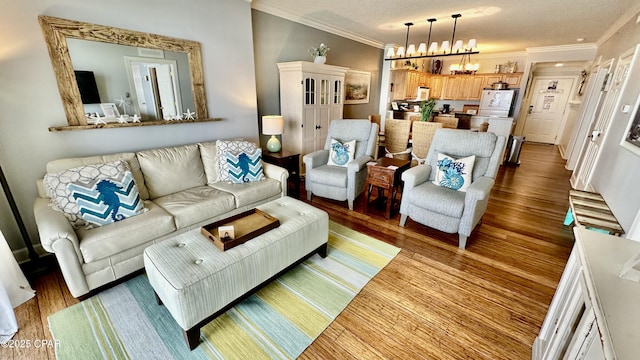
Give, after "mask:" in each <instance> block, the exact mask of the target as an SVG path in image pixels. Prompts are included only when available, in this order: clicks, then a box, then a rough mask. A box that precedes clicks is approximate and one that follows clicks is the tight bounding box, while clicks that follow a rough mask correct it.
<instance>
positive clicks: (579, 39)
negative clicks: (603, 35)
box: [576, 38, 584, 42]
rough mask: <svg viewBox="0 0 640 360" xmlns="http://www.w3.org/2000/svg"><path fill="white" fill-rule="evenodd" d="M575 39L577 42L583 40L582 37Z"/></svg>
mask: <svg viewBox="0 0 640 360" xmlns="http://www.w3.org/2000/svg"><path fill="white" fill-rule="evenodd" d="M576 41H577V42H583V41H584V38H577V39H576Z"/></svg>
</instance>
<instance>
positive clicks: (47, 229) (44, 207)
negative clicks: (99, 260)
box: [33, 198, 82, 262]
mask: <svg viewBox="0 0 640 360" xmlns="http://www.w3.org/2000/svg"><path fill="white" fill-rule="evenodd" d="M33 214H34V216H35V220H36V225H37V227H38V233H39V234H40V243H41V244H42V247H43V248H44V249H45V250H47V251H48V252H55V250H54V248H55V242H56V241H58V240H63V239H64V240H68V241H70V242H71V244H72V245H73V248H74V252H75V253H76V254H77V257H78V259H79V260H80V262H82V254H81V253H80V243H79V241H78V236H77V235H76V232H75V231H74V230H73V227H72V226H71V224H70V223H69V221H68V220H67V218H65V217H64V215H63V214H62V213H61V212H60V211H57V210H55V209H53V208H52V207H51V206H50V205H49V198H37V199H36V201H35V203H34V205H33Z"/></svg>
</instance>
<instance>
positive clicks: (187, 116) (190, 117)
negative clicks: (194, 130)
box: [184, 109, 196, 120]
mask: <svg viewBox="0 0 640 360" xmlns="http://www.w3.org/2000/svg"><path fill="white" fill-rule="evenodd" d="M195 114H196V113H194V112H193V111H191V110H189V109H187V112H186V113H184V118H185V119H187V120H195V118H194V117H193V115H195Z"/></svg>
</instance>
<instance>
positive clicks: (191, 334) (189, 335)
mask: <svg viewBox="0 0 640 360" xmlns="http://www.w3.org/2000/svg"><path fill="white" fill-rule="evenodd" d="M182 333H183V334H184V339H185V340H186V341H187V346H189V350H193V349H195V348H197V347H198V345H200V327H199V326H194V327H192V328H191V329H189V330H182Z"/></svg>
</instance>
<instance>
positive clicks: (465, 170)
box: [433, 154, 476, 191]
mask: <svg viewBox="0 0 640 360" xmlns="http://www.w3.org/2000/svg"><path fill="white" fill-rule="evenodd" d="M475 162H476V157H475V156H474V155H472V156H468V157H465V158H462V159H454V158H452V157H451V156H448V155H445V154H438V162H437V169H436V178H435V179H434V180H433V183H434V184H436V185H438V186H443V187H446V188H449V189H452V190H457V191H466V190H467V187H468V186H469V185H470V184H471V180H472V177H471V174H472V171H473V164H474V163H475Z"/></svg>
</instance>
